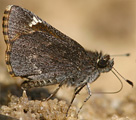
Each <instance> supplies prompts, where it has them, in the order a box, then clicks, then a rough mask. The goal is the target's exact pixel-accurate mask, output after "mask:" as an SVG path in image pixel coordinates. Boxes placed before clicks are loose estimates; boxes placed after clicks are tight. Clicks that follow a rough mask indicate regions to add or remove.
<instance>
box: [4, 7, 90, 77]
mask: <svg viewBox="0 0 136 120" xmlns="http://www.w3.org/2000/svg"><path fill="white" fill-rule="evenodd" d="M3 28H4V29H3V34H4V38H5V41H6V43H7V51H6V62H7V65H8V70H9V72H10V74H11V75H14V76H26V77H28V76H33V75H43V76H44V77H46V75H47V76H49V75H50V76H55V75H61V74H63V75H64V74H67V73H70V72H71V74H72V71H76V72H77V71H81V69H82V68H84V66H86V64H88V61H89V57H88V56H87V54H86V51H85V50H84V48H83V47H81V46H80V45H79V44H78V43H77V42H75V41H74V40H72V39H71V38H69V37H68V36H66V35H64V34H63V33H61V32H60V31H58V30H57V29H55V28H54V27H52V26H51V25H49V24H48V23H46V22H45V21H43V20H41V19H40V18H39V17H38V16H36V15H34V14H33V13H32V12H30V11H28V10H26V9H23V8H21V7H18V6H14V5H13V6H8V7H7V9H6V11H5V13H4V17H3ZM32 79H33V78H32ZM37 79H38V78H37Z"/></svg>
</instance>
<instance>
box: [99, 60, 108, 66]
mask: <svg viewBox="0 0 136 120" xmlns="http://www.w3.org/2000/svg"><path fill="white" fill-rule="evenodd" d="M106 66H107V60H103V59H101V60H99V62H98V67H99V68H105V67H106Z"/></svg>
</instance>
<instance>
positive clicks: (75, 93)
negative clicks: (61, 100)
mask: <svg viewBox="0 0 136 120" xmlns="http://www.w3.org/2000/svg"><path fill="white" fill-rule="evenodd" d="M85 85H86V83H84V84H81V86H78V87H76V88H75V90H74V95H73V97H72V100H71V102H70V105H69V106H68V109H67V112H66V117H67V115H68V111H69V109H70V107H71V105H72V103H73V101H74V99H75V97H76V95H77V94H78V93H79V92H80V91H81V90H82V89H83V87H84V86H85Z"/></svg>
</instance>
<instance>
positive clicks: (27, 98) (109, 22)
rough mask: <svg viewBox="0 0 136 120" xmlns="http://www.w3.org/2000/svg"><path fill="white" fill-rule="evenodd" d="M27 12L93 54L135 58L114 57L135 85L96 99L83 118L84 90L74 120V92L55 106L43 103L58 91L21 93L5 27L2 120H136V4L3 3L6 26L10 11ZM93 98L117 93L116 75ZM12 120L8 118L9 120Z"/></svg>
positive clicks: (128, 0)
mask: <svg viewBox="0 0 136 120" xmlns="http://www.w3.org/2000/svg"><path fill="white" fill-rule="evenodd" d="M9 4H15V5H19V6H21V7H24V8H27V9H29V10H31V11H32V12H34V13H35V14H37V15H38V16H39V17H40V18H42V19H43V20H45V21H47V22H48V23H50V24H51V25H52V26H54V27H55V28H57V29H59V30H60V31H62V32H63V33H65V34H66V35H68V36H70V37H71V38H73V39H75V40H76V41H77V42H79V43H80V44H81V45H82V46H83V47H84V48H86V49H87V50H98V51H100V50H102V51H103V52H104V53H108V54H110V55H116V54H117V55H118V54H123V53H130V54H131V56H130V57H114V61H115V65H114V67H115V68H116V69H117V70H118V71H119V72H120V73H121V75H123V76H124V77H126V78H128V79H130V80H132V81H133V83H134V87H133V88H132V87H131V86H129V85H128V84H127V83H126V82H124V81H123V80H122V81H123V85H124V87H123V90H122V91H121V92H120V93H117V94H110V95H107V94H93V95H92V97H91V98H90V99H89V101H88V102H87V103H85V105H84V107H83V109H82V110H81V112H80V113H79V115H78V118H77V116H76V113H77V111H78V109H79V107H80V106H81V105H82V103H83V101H84V99H85V98H86V97H87V95H88V94H87V91H86V89H84V90H83V91H82V92H81V93H80V95H78V96H77V98H76V99H75V101H74V104H73V106H72V107H71V109H70V111H69V114H68V117H67V118H66V114H65V113H66V109H67V107H68V105H69V102H70V100H71V97H72V95H73V88H67V87H62V89H61V90H60V91H59V92H58V93H57V94H56V96H54V98H53V99H51V100H49V101H43V99H46V98H47V97H48V96H49V95H50V93H52V91H53V90H54V89H55V88H56V87H57V86H49V87H43V88H37V89H31V90H28V91H27V95H26V94H25V93H24V94H23V91H22V90H21V88H20V84H21V83H22V82H23V80H21V79H20V78H15V79H14V78H11V77H10V76H9V74H8V72H7V68H6V65H5V54H4V53H5V49H6V44H5V42H4V39H3V35H2V25H0V55H1V57H0V120H12V119H13V120H16V119H22V120H31V119H33V120H62V119H67V120H77V119H79V120H136V115H135V111H136V94H135V91H136V87H135V83H136V75H135V71H136V38H135V37H136V31H135V28H136V22H135V21H136V17H135V16H136V10H135V6H136V2H135V1H134V0H110V1H109V0H101V1H95V0H86V1H82V0H74V1H72V0H65V1H64V0H58V1H50V0H40V1H36V0H35V1H34V0H29V1H28V0H12V1H11V0H0V18H1V19H0V24H2V16H3V12H4V10H5V8H6V6H7V5H9ZM90 86H91V90H92V91H93V92H95V91H97V92H105V91H106V92H109V91H117V90H118V89H119V88H120V83H119V82H118V80H117V78H116V77H115V76H114V75H113V74H112V73H106V74H102V75H101V76H100V78H98V80H97V81H96V82H94V83H93V84H90ZM6 116H8V117H6Z"/></svg>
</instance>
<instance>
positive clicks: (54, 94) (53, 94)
mask: <svg viewBox="0 0 136 120" xmlns="http://www.w3.org/2000/svg"><path fill="white" fill-rule="evenodd" d="M62 85H63V84H59V86H58V87H57V88H56V90H55V91H54V92H53V93H52V94H51V95H50V96H49V97H48V98H47V99H46V101H48V100H49V99H50V98H52V97H53V96H54V95H55V94H56V93H57V92H58V90H59V89H60V87H61V86H62Z"/></svg>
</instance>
